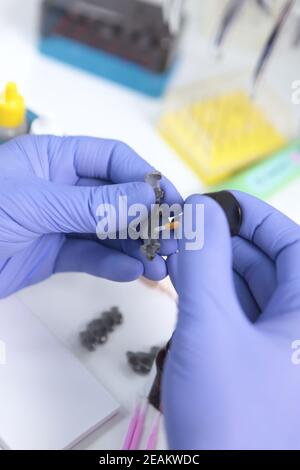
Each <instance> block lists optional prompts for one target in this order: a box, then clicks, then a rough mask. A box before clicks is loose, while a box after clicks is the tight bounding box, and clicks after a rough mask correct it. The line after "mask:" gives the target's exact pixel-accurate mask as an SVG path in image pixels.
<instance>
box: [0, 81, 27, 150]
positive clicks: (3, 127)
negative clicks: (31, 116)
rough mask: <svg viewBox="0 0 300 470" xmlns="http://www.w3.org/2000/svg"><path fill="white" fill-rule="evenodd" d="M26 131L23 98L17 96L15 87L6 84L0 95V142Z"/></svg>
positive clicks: (10, 83) (11, 84)
mask: <svg viewBox="0 0 300 470" xmlns="http://www.w3.org/2000/svg"><path fill="white" fill-rule="evenodd" d="M27 130H28V124H27V121H26V107H25V102H24V98H23V97H22V96H21V95H20V94H19V92H18V89H17V85H16V84H15V83H13V82H9V83H7V85H6V87H5V90H4V92H3V93H0V140H1V141H4V140H9V139H12V138H14V137H16V136H18V135H22V134H25V133H26V132H27Z"/></svg>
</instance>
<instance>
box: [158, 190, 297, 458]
mask: <svg viewBox="0 0 300 470" xmlns="http://www.w3.org/2000/svg"><path fill="white" fill-rule="evenodd" d="M234 194H235V197H236V198H237V199H238V201H239V203H240V205H241V207H242V210H243V223H242V227H241V230H240V235H239V236H238V237H235V238H234V239H231V238H230V235H229V229H228V225H227V221H226V219H225V216H224V213H223V210H222V209H221V208H220V207H219V206H218V204H217V203H216V202H215V201H214V200H212V199H210V198H208V197H204V196H191V197H190V198H189V199H188V200H187V201H186V202H187V203H189V204H192V206H193V212H195V210H196V209H195V208H196V205H197V204H204V217H205V222H204V235H205V239H204V247H203V248H202V249H199V250H198V251H187V250H186V249H185V243H186V240H184V239H183V240H180V241H179V253H178V254H175V255H173V256H171V257H170V259H169V272H170V275H171V277H172V279H173V282H174V284H175V286H176V288H177V291H178V294H179V307H178V308H179V314H178V315H179V316H178V324H177V329H176V331H175V333H174V337H173V340H172V344H171V349H170V352H169V354H168V357H167V362H166V368H165V374H164V383H163V408H164V412H165V418H166V426H167V432H168V437H169V443H170V446H171V448H173V449H299V448H300V441H299V433H298V428H299V421H300V411H299V393H300V367H297V366H296V365H294V363H293V361H292V360H291V358H292V355H293V353H294V352H295V351H293V349H292V347H293V346H292V344H293V342H294V341H295V340H297V339H299V338H300V228H299V226H298V225H296V224H295V223H294V222H292V221H291V220H290V219H288V218H287V217H286V216H284V215H283V214H281V213H280V212H278V211H277V210H275V209H274V208H272V207H271V206H269V205H268V204H266V203H264V202H262V201H260V200H258V199H256V198H254V197H251V196H249V195H247V194H243V193H234ZM232 266H233V270H232ZM297 344H298V343H297ZM294 362H295V361H294ZM296 362H298V361H296Z"/></svg>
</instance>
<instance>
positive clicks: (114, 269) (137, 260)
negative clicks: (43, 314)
mask: <svg viewBox="0 0 300 470" xmlns="http://www.w3.org/2000/svg"><path fill="white" fill-rule="evenodd" d="M152 170H153V168H152V167H151V166H150V165H148V164H147V163H146V162H145V161H144V160H142V159H141V158H140V157H139V156H138V155H137V154H136V153H135V152H134V151H133V150H132V149H131V148H129V147H128V146H127V145H125V144H123V143H120V142H116V141H111V140H102V139H95V138H87V137H65V138H60V137H50V136H42V137H33V136H24V137H20V138H17V139H15V140H12V141H10V142H8V143H7V144H4V145H1V146H0V297H4V296H7V295H9V294H11V293H13V292H15V291H17V290H19V289H21V288H23V287H26V286H28V285H31V284H34V283H37V282H39V281H41V280H43V279H46V278H47V277H48V276H50V275H51V274H52V273H56V272H67V271H73V272H76V271H78V272H86V273H89V274H92V275H95V276H100V277H104V278H107V279H111V280H115V281H131V280H134V279H136V278H138V277H139V276H141V275H145V276H146V277H148V278H150V279H153V280H159V279H162V278H164V277H165V275H166V264H165V261H164V259H163V258H162V257H161V256H157V257H156V258H155V260H154V261H153V262H148V261H147V260H146V259H145V257H144V256H143V254H142V253H141V252H140V248H139V242H138V241H132V240H125V241H123V240H122V241H118V240H117V241H111V242H109V241H105V242H103V243H100V242H99V240H98V239H97V237H96V235H95V233H96V225H97V222H98V220H97V217H96V210H97V207H98V206H99V204H101V203H110V204H113V205H114V206H115V207H116V209H117V210H118V207H117V206H118V198H119V196H120V195H126V196H127V197H128V205H130V204H133V203H141V204H145V205H146V206H147V207H148V208H150V206H151V204H153V203H154V202H155V200H154V193H153V189H152V188H151V187H150V186H149V185H148V184H146V183H145V182H144V177H145V174H147V173H149V172H151V171H152ZM162 187H163V189H164V190H165V195H166V197H165V199H166V202H168V203H170V204H172V203H174V202H179V203H180V202H181V198H180V196H179V194H178V193H177V191H176V190H175V188H174V187H173V186H172V185H171V183H170V182H169V181H167V180H166V179H165V178H164V179H163V181H162ZM128 222H129V220H127V217H126V220H125V221H124V226H121V227H118V228H119V230H121V229H124V228H126V226H127V223H128ZM71 234H73V235H72V237H71V238H70V235H71ZM74 234H75V235H74ZM76 234H78V235H76ZM89 234H94V235H89ZM83 238H85V239H83ZM175 248H176V246H175ZM175 248H174V240H173V241H170V242H168V241H167V242H164V243H163V245H162V254H163V255H168V254H170V253H171V252H172V250H174V249H175Z"/></svg>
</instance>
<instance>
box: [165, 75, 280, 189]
mask: <svg viewBox="0 0 300 470" xmlns="http://www.w3.org/2000/svg"><path fill="white" fill-rule="evenodd" d="M214 85H215V88H214V87H213V86H212V84H209V85H208V86H206V87H205V86H203V85H202V84H199V85H197V86H196V87H195V86H194V87H192V88H189V89H188V91H183V92H177V94H175V95H173V97H172V96H171V98H169V100H171V101H169V104H168V105H167V109H166V110H165V112H164V113H163V115H162V117H161V119H160V122H159V131H160V133H161V135H162V136H163V137H164V139H165V140H166V141H167V142H168V143H169V144H170V145H171V146H172V147H173V148H174V149H175V150H176V151H177V153H178V154H179V155H180V156H181V158H182V159H183V160H184V161H185V162H186V163H187V164H188V165H189V166H190V167H191V168H192V169H193V170H194V171H195V173H197V174H198V175H199V177H200V178H201V180H202V181H203V182H204V183H205V184H215V183H218V182H220V181H222V180H225V179H226V178H228V177H229V176H231V175H232V174H234V173H236V172H238V171H239V170H240V169H242V168H244V167H246V166H248V165H250V164H252V163H254V162H256V161H258V160H260V159H262V158H264V157H266V156H268V155H270V154H272V153H273V152H275V151H277V150H278V149H280V148H282V147H283V146H284V145H285V144H286V143H287V140H288V136H287V129H284V126H281V125H280V123H279V122H277V123H276V122H275V120H274V115H273V119H272V113H273V112H276V111H275V110H274V100H271V107H272V108H273V111H272V110H271V109H270V105H268V104H267V102H263V101H264V100H261V99H255V100H251V98H250V97H249V95H248V94H247V92H246V91H245V89H243V88H240V87H239V86H238V84H236V88H235V87H234V85H235V84H234V82H233V83H232V86H231V87H228V89H225V90H222V87H223V88H224V86H223V83H222V86H218V84H216V83H215V84H214ZM174 96H175V97H174ZM170 103H171V105H170ZM266 111H268V112H266ZM281 118H282V111H281ZM285 127H286V126H285Z"/></svg>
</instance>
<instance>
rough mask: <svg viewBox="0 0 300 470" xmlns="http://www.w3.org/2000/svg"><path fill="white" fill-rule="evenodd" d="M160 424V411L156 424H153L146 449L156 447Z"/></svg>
mask: <svg viewBox="0 0 300 470" xmlns="http://www.w3.org/2000/svg"><path fill="white" fill-rule="evenodd" d="M159 425H160V413H159V414H158V416H157V417H156V419H155V421H154V424H153V426H152V431H151V434H150V436H149V439H148V442H147V447H146V450H155V449H156V444H157V438H158V433H159Z"/></svg>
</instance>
